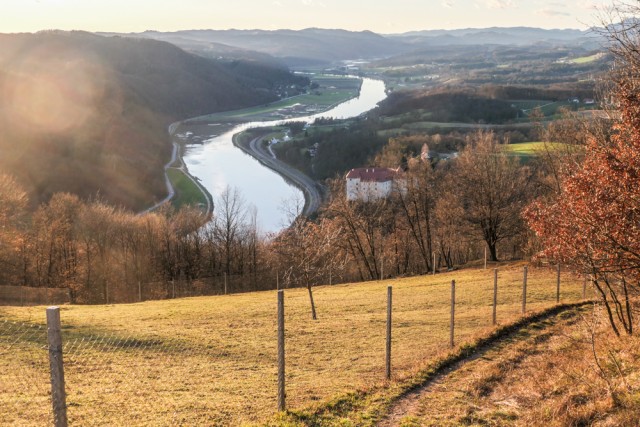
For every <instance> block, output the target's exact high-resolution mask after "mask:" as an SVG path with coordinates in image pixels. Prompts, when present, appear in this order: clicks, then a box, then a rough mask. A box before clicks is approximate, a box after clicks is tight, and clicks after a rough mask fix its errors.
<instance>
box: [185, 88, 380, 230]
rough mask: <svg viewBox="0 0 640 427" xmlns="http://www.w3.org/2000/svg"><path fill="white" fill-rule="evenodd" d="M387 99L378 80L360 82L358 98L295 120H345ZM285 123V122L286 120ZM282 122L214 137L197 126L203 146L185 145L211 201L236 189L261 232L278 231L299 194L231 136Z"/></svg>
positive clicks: (194, 172)
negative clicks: (255, 213)
mask: <svg viewBox="0 0 640 427" xmlns="http://www.w3.org/2000/svg"><path fill="white" fill-rule="evenodd" d="M385 97H386V94H385V91H384V83H383V82H382V81H379V80H373V79H363V82H362V88H361V89H360V95H359V96H358V97H357V98H354V99H352V100H350V101H347V102H344V103H342V104H340V105H338V106H336V107H335V108H333V109H331V110H329V111H326V112H324V113H319V114H314V115H310V116H306V117H298V118H296V119H295V120H296V121H306V122H312V121H313V120H315V119H316V118H318V117H333V118H337V119H345V118H349V117H355V116H358V115H360V114H362V113H364V112H366V111H369V110H371V109H372V108H374V107H375V106H376V104H377V103H378V102H380V101H382V100H383V99H384V98H385ZM285 121H287V120H285ZM282 122H283V121H282V120H278V121H270V122H251V123H244V124H241V125H238V126H236V127H234V128H233V129H232V130H230V131H226V132H224V133H222V134H220V135H217V136H211V133H209V134H207V135H205V134H204V133H205V132H206V131H207V130H208V131H209V132H213V131H215V130H217V129H216V128H215V127H213V126H210V127H208V129H207V128H206V127H197V128H195V129H191V130H190V131H191V132H194V135H191V136H190V138H191V139H190V140H191V141H197V140H200V139H204V143H203V144H193V145H187V148H186V150H185V153H184V162H185V164H186V165H187V167H188V169H189V172H190V173H191V174H192V175H193V176H195V177H197V178H198V179H200V181H201V182H202V184H203V185H204V186H205V188H206V189H207V190H208V191H209V192H210V193H211V194H212V195H213V198H214V200H216V199H217V198H218V196H219V195H220V193H222V191H224V189H225V188H226V187H227V186H230V187H235V188H237V189H238V190H239V191H240V193H241V194H242V196H243V198H244V200H245V202H246V204H247V205H254V206H255V207H256V208H257V210H258V224H259V226H260V229H261V231H263V232H272V231H278V230H280V229H281V228H283V227H284V226H285V225H286V224H285V223H284V222H285V215H284V213H283V212H282V211H281V209H280V206H282V204H283V202H284V201H285V200H290V199H292V198H294V199H298V198H302V197H303V196H302V192H301V191H300V190H298V189H297V188H296V187H294V186H292V185H290V184H288V183H287V182H286V181H285V180H284V179H283V178H282V177H280V175H278V174H276V173H275V172H273V171H272V170H271V169H268V168H266V167H264V166H262V165H261V164H260V163H259V162H258V161H257V160H255V159H254V158H253V157H251V156H249V155H247V154H245V153H244V152H242V150H240V149H239V148H236V147H235V146H234V145H233V142H232V137H233V135H234V134H236V133H238V132H241V131H243V130H245V129H248V128H252V127H257V126H274V125H277V124H280V123H282Z"/></svg>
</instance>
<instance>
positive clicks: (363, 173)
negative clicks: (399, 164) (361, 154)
mask: <svg viewBox="0 0 640 427" xmlns="http://www.w3.org/2000/svg"><path fill="white" fill-rule="evenodd" d="M397 174H398V171H397V170H396V169H390V168H357V169H351V170H350V171H349V173H348V174H347V178H351V179H357V178H360V180H361V181H369V182H373V181H377V182H385V181H392V180H393V179H394V178H395V177H396V175H397Z"/></svg>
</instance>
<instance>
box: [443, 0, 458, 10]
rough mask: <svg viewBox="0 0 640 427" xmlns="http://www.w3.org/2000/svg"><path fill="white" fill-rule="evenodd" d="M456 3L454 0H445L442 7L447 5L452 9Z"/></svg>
mask: <svg viewBox="0 0 640 427" xmlns="http://www.w3.org/2000/svg"><path fill="white" fill-rule="evenodd" d="M455 5H456V2H455V1H454V0H443V2H442V7H446V8H447V9H451V8H453V7H454V6H455Z"/></svg>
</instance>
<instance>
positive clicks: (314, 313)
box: [307, 285, 318, 320]
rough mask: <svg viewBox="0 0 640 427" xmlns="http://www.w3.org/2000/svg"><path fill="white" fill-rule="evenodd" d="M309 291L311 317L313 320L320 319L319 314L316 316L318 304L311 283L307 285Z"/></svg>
mask: <svg viewBox="0 0 640 427" xmlns="http://www.w3.org/2000/svg"><path fill="white" fill-rule="evenodd" d="M307 291H309V302H310V303H311V318H312V319H313V320H318V316H316V305H315V304H314V303H313V291H312V290H311V285H307Z"/></svg>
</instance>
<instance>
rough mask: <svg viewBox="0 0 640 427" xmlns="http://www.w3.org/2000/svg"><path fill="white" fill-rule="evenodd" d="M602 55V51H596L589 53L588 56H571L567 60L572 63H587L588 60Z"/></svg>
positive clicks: (596, 58) (593, 59) (599, 57)
mask: <svg viewBox="0 0 640 427" xmlns="http://www.w3.org/2000/svg"><path fill="white" fill-rule="evenodd" d="M603 56H604V54H603V53H601V52H598V53H596V54H593V55H589V56H581V57H579V58H573V59H571V60H570V61H569V62H571V63H572V64H588V63H590V62H594V61H597V60H598V59H601V58H602V57H603Z"/></svg>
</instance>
